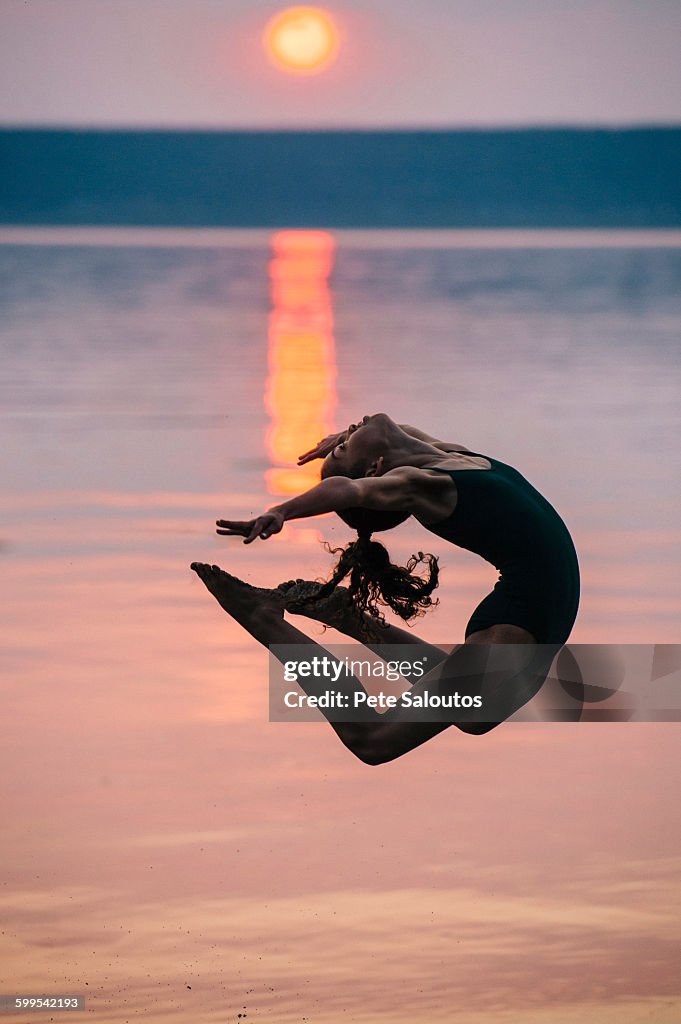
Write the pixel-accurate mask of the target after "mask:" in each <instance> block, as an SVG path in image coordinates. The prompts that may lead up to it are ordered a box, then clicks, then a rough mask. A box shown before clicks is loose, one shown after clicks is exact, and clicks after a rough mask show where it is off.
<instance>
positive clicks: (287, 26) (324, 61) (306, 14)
mask: <svg viewBox="0 0 681 1024" xmlns="http://www.w3.org/2000/svg"><path fill="white" fill-rule="evenodd" d="M263 42H264V44H265V50H266V51H267V55H268V57H269V58H270V60H271V61H272V62H273V63H274V64H275V65H276V66H277V67H278V68H281V69H282V70H283V71H291V72H293V73H294V74H303V75H311V74H316V73H317V72H318V71H323V70H324V68H327V67H328V66H329V64H331V63H332V62H333V60H334V59H335V57H336V53H337V52H338V29H337V28H336V26H335V25H334V23H333V21H332V20H331V16H330V15H329V14H328V13H327V12H326V11H323V10H321V8H319V7H287V8H286V10H284V11H280V12H279V14H275V16H274V17H273V18H272V19H271V20H270V21H269V22H268V24H267V27H266V29H265V35H264V39H263Z"/></svg>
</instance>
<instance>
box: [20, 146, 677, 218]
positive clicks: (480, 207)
mask: <svg viewBox="0 0 681 1024" xmlns="http://www.w3.org/2000/svg"><path fill="white" fill-rule="evenodd" d="M0 173H1V174H2V180H3V188H2V192H1V193H0V224H6V225H25V226H30V225H33V226H35V227H44V226H47V225H54V226H56V225H61V226H76V225H83V226H94V225H101V226H120V227H124V226H125V227H159V228H160V227H182V228H196V229H198V228H244V229H252V228H270V227H272V226H274V227H278V228H315V227H317V226H319V225H325V226H328V227H329V228H331V229H334V230H339V229H399V228H421V229H428V230H437V229H441V228H449V229H458V230H478V229H513V230H516V231H523V230H537V229H544V228H551V229H553V228H557V229H563V230H567V229H571V230H577V229H580V230H612V229H646V228H647V229H675V228H681V127H673V126H670V127H659V126H638V127H631V128H588V127H583V128H576V127H575V128H549V127H546V128H532V129H521V128H516V129H498V130H485V129H470V130H462V131H445V130H442V131H438V130H419V131H395V130H384V131H368V130H355V131H312V130H310V131H278V132H265V131H234V132H220V131H205V130H203V131H188V132H179V131H167V130H163V129H155V130H153V131H139V130H131V129H120V130H105V129H97V130H87V129H69V130H50V129H47V128H42V129H29V128H16V129H9V128H6V129H0Z"/></svg>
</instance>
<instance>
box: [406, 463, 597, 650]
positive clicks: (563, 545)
mask: <svg viewBox="0 0 681 1024" xmlns="http://www.w3.org/2000/svg"><path fill="white" fill-rule="evenodd" d="M463 454H466V455H477V454H478V453H477V452H465V453H463ZM481 457H482V458H484V459H487V460H488V462H490V464H491V467H492V468H491V469H444V467H443V468H442V469H439V467H437V466H432V467H429V468H431V469H437V470H438V471H439V472H441V473H449V475H450V476H451V478H452V479H453V480H454V483H455V484H456V490H457V495H458V497H457V502H456V508H455V509H454V511H453V512H452V514H451V515H450V516H448V517H447V519H444V520H442V522H440V523H430V524H428V525H427V526H426V529H427V530H430V531H431V533H435V534H437V536H438V537H442V538H444V539H445V540H448V541H451V542H452V543H453V544H456V545H457V546H458V547H461V548H467V549H468V550H469V551H473V552H475V553H476V554H478V555H481V556H482V557H483V558H484V559H486V561H488V562H491V563H492V565H494V566H496V568H497V569H498V570H499V573H500V575H499V580H498V582H497V584H496V586H495V587H494V590H493V591H492V593H491V594H488V595H487V597H486V598H485V599H484V600H483V601H482V602H481V603H480V604H479V605H478V607H477V608H476V609H475V611H474V612H473V615H472V616H471V618H470V620H469V622H468V625H467V627H466V636H470V634H471V633H475V632H477V631H478V630H481V629H488V628H489V627H490V626H495V625H499V624H501V623H508V624H510V625H514V626H521V627H522V628H523V629H526V630H528V631H529V632H530V633H531V634H532V635H533V637H534V638H535V640H537V641H538V643H542V644H554V643H557V644H563V643H565V642H566V640H567V638H568V636H569V635H570V630H571V629H572V626H573V624H574V621H575V618H576V616H577V607H578V605H579V565H578V562H577V554H576V552H575V548H574V544H573V543H572V538H571V537H570V534H569V533H568V529H567V527H566V525H565V523H564V522H563V520H562V519H561V518H560V516H559V515H558V513H557V512H556V510H555V509H554V508H553V507H552V506H551V505H550V504H549V502H548V501H547V500H546V498H544V497H543V496H542V495H541V494H540V493H539V491H537V490H536V489H535V488H534V487H533V486H532V484H530V483H529V482H528V481H527V480H526V479H525V477H524V476H522V475H521V474H520V473H518V471H517V470H515V469H513V468H512V467H511V466H507V465H505V464H504V463H503V462H497V460H496V459H490V458H489V456H488V455H483V456H481Z"/></svg>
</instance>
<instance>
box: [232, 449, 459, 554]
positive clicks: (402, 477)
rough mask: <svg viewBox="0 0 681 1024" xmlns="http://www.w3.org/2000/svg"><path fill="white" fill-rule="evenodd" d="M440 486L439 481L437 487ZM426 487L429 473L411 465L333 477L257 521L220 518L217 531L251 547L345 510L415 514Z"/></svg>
mask: <svg viewBox="0 0 681 1024" xmlns="http://www.w3.org/2000/svg"><path fill="white" fill-rule="evenodd" d="M423 478H425V482H424V479H423ZM437 483H439V481H437V482H435V485H437ZM424 486H425V489H426V491H427V490H428V489H429V488H430V487H432V486H433V483H431V481H430V479H429V478H428V474H427V473H423V472H422V471H421V470H418V469H414V468H413V467H411V466H400V467H398V468H397V469H393V470H390V472H388V473H385V474H384V475H383V476H380V477H362V478H361V479H359V480H350V479H349V478H348V477H344V476H332V477H328V478H327V479H326V480H322V481H321V483H318V484H316V485H315V486H314V487H312V488H310V490H309V491H305V492H304V493H303V494H299V495H297V496H296V497H295V498H291V499H290V500H289V501H285V502H283V503H282V504H281V505H275V506H273V507H272V508H271V509H268V510H267V512H264V513H263V514H262V515H261V516H257V517H256V518H255V519H248V520H245V521H237V520H231V519H218V520H217V524H216V525H217V532H218V533H219V534H221V535H222V536H224V537H244V538H245V540H244V543H245V544H251V543H252V542H253V541H254V540H256V538H257V537H260V539H261V540H267V538H268V537H271V536H273V534H275V533H279V531H280V530H281V528H282V526H283V525H284V523H285V522H287V521H288V520H289V519H308V518H309V517H311V516H320V515H323V514H324V513H325V512H342V511H343V509H346V508H358V507H361V508H373V509H379V510H383V511H404V512H411V513H412V514H413V513H415V512H417V511H418V510H419V509H420V507H421V504H422V501H423V498H422V497H421V494H420V492H421V491H422V490H423V489H424Z"/></svg>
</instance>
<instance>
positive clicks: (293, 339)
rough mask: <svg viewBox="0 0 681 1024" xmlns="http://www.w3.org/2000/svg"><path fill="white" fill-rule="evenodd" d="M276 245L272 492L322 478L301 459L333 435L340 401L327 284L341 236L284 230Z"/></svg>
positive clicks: (269, 393) (270, 384)
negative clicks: (302, 463)
mask: <svg viewBox="0 0 681 1024" xmlns="http://www.w3.org/2000/svg"><path fill="white" fill-rule="evenodd" d="M271 245H272V253H273V256H272V260H271V261H270V265H269V277H270V295H271V299H272V311H271V313H270V319H269V331H268V349H267V351H268V377H267V384H266V389H265V406H266V409H267V412H268V413H269V415H270V426H269V430H268V432H267V439H266V444H267V454H268V456H269V458H270V460H271V462H272V468H271V469H269V470H268V471H267V474H266V480H267V489H268V491H269V493H270V494H275V495H282V494H298V493H300V491H303V490H305V489H306V488H308V487H312V486H313V485H314V484H316V483H317V482H318V480H319V466H318V463H315V462H312V463H308V465H307V466H303V467H301V468H297V467H296V460H297V457H298V455H299V454H300V453H301V452H303V451H306V450H307V449H308V448H309V447H310V445H311V444H313V443H314V442H315V441H316V440H318V439H319V438H320V437H324V436H325V435H326V434H328V433H330V431H331V429H332V423H333V414H334V411H335V408H336V402H337V398H336V354H335V345H334V338H333V308H332V298H331V289H330V287H329V277H330V275H331V271H332V269H333V259H334V251H335V240H334V238H333V235H331V234H330V233H329V232H328V231H278V232H276V234H275V235H273V237H272V241H271Z"/></svg>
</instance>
